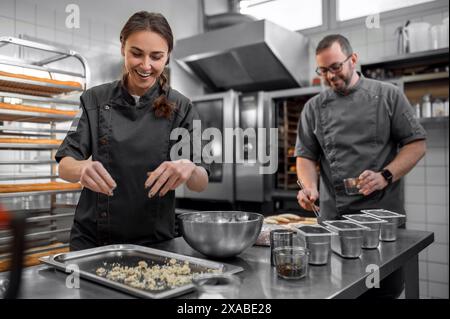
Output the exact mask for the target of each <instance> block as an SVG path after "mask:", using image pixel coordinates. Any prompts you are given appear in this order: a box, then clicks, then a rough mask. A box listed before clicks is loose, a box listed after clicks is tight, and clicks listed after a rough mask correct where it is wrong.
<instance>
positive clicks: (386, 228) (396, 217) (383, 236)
mask: <svg viewBox="0 0 450 319" xmlns="http://www.w3.org/2000/svg"><path fill="white" fill-rule="evenodd" d="M361 212H363V213H365V214H368V215H371V216H374V217H377V218H380V219H383V220H385V221H387V223H383V224H382V225H381V230H380V240H381V241H396V240H397V228H398V226H399V225H400V221H401V219H402V218H404V217H405V215H402V214H398V213H394V212H391V211H389V210H385V209H366V210H362V211H361Z"/></svg>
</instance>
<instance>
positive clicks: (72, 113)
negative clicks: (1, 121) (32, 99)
mask: <svg viewBox="0 0 450 319" xmlns="http://www.w3.org/2000/svg"><path fill="white" fill-rule="evenodd" d="M0 109H7V110H17V111H24V112H38V113H48V114H60V115H67V116H75V115H76V114H77V111H64V110H55V109H49V108H45V107H37V106H28V105H20V104H9V103H0Z"/></svg>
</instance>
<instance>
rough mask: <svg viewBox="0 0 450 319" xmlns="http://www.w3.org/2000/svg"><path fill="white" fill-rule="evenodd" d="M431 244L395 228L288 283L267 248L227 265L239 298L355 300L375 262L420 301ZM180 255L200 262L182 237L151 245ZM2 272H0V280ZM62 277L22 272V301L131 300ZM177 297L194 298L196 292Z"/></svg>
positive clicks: (38, 269)
mask: <svg viewBox="0 0 450 319" xmlns="http://www.w3.org/2000/svg"><path fill="white" fill-rule="evenodd" d="M433 240H434V234H433V233H431V232H424V231H415V230H404V229H399V234H398V240H397V241H396V242H382V243H381V244H380V246H379V247H378V249H375V250H364V251H363V254H362V256H361V257H360V258H358V259H343V258H341V257H339V256H338V255H336V254H334V253H333V254H332V256H331V260H330V263H328V264H327V265H325V266H310V267H309V275H308V277H307V278H304V279H301V280H295V281H287V280H283V279H280V278H278V277H277V275H276V272H275V269H274V268H272V267H271V266H270V249H269V247H259V246H253V247H251V248H249V249H247V250H246V251H245V252H244V253H242V254H241V255H239V256H238V257H236V258H233V259H228V260H226V262H227V263H230V264H233V265H237V266H241V267H243V268H244V269H245V270H244V272H242V273H239V274H238V275H239V276H240V277H241V278H242V286H241V290H240V295H239V297H240V298H250V299H264V298H296V299H304V298H355V297H358V296H359V295H361V294H362V293H363V292H365V291H366V290H367V288H366V284H365V281H366V277H367V276H368V275H369V272H366V267H367V266H368V265H370V264H376V265H378V266H379V267H380V268H379V269H380V278H381V279H383V278H384V277H386V276H387V275H389V274H390V273H391V272H393V271H394V270H396V269H398V268H399V267H404V269H405V273H406V279H405V280H406V282H405V284H406V287H405V289H406V298H418V297H419V273H418V254H419V252H420V251H422V250H423V249H425V248H426V247H427V246H428V245H430V244H431V243H432V242H433ZM152 247H154V248H158V249H164V250H168V251H172V252H176V253H180V254H185V255H190V256H195V257H200V258H204V257H203V256H202V255H201V254H200V253H197V252H196V251H194V250H192V249H191V248H190V247H189V246H188V244H187V243H186V242H185V241H184V240H183V238H176V239H174V240H171V241H167V242H164V243H161V244H158V245H154V246H152ZM4 277H5V274H0V279H2V278H4ZM66 279H67V274H65V273H63V272H61V271H57V270H54V269H52V268H49V267H47V266H45V265H40V266H34V267H30V268H27V269H26V270H25V271H24V273H23V277H22V288H21V294H20V297H21V298H69V299H77V298H132V296H129V295H127V294H124V293H122V292H119V291H116V290H113V289H110V288H107V287H103V286H100V285H98V284H96V283H93V282H89V281H87V280H83V279H81V281H80V288H79V289H76V288H67V287H66ZM180 298H188V299H189V298H196V294H195V293H190V294H187V295H183V296H181V297H180Z"/></svg>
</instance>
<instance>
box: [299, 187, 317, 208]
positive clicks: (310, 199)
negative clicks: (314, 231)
mask: <svg viewBox="0 0 450 319" xmlns="http://www.w3.org/2000/svg"><path fill="white" fill-rule="evenodd" d="M318 198H319V192H318V191H317V189H312V188H305V189H302V190H300V191H299V192H298V194H297V200H298V203H299V204H300V206H301V207H302V208H303V209H306V210H309V211H313V210H314V209H315V210H316V211H318V210H319V207H318V206H316V205H315V204H314V202H315V201H316V200H317V199H318ZM313 206H314V209H313Z"/></svg>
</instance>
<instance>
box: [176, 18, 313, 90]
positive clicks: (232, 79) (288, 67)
mask: <svg viewBox="0 0 450 319" xmlns="http://www.w3.org/2000/svg"><path fill="white" fill-rule="evenodd" d="M308 54H309V50H308V39H307V38H306V37H304V36H303V35H301V34H300V33H297V32H293V31H290V30H287V29H285V28H283V27H280V26H278V25H276V24H274V23H272V22H270V21H267V20H259V21H251V22H246V23H241V24H236V25H233V26H230V27H226V28H223V29H218V30H214V31H210V32H206V33H203V34H200V35H196V36H193V37H190V38H185V39H182V40H179V41H178V42H177V44H176V46H175V50H174V52H173V57H174V58H175V60H176V61H177V62H178V63H179V64H180V65H181V66H182V67H183V68H184V69H185V70H187V71H188V72H190V73H193V74H195V75H196V76H197V77H198V78H199V79H200V80H201V81H203V83H204V84H205V85H206V86H207V87H208V88H209V89H210V90H211V91H213V92H219V91H225V90H228V89H234V90H237V91H241V92H249V91H259V90H265V91H270V90H279V89H289V88H296V87H301V86H303V85H306V84H307V83H308V74H309V58H308Z"/></svg>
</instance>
